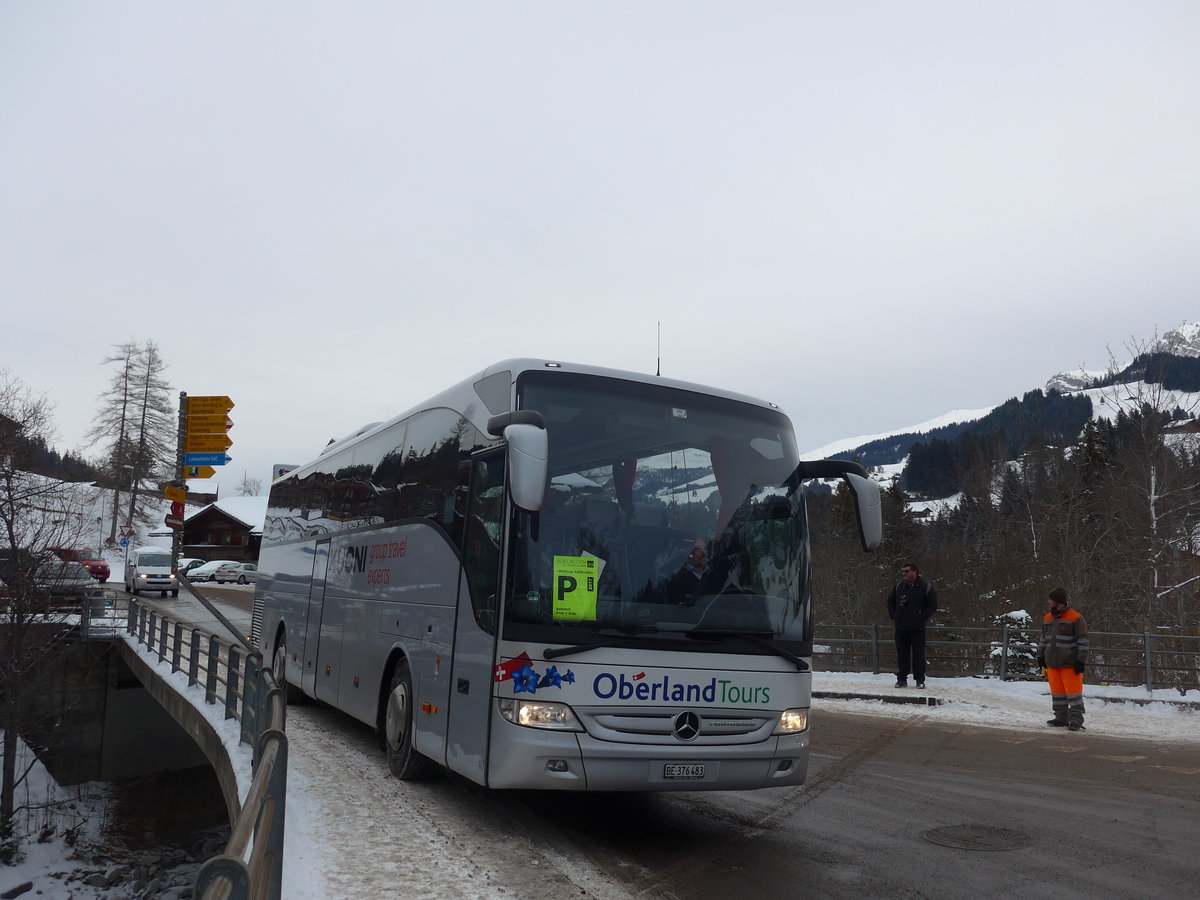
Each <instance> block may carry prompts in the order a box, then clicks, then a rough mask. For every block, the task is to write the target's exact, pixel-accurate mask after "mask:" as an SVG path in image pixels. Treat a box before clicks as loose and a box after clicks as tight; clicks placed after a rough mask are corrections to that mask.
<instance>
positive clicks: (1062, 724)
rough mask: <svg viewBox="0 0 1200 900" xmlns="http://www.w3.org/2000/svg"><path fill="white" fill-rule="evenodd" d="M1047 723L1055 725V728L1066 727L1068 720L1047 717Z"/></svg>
mask: <svg viewBox="0 0 1200 900" xmlns="http://www.w3.org/2000/svg"><path fill="white" fill-rule="evenodd" d="M1046 724H1047V725H1053V726H1054V727H1055V728H1066V727H1067V720H1066V719H1047V720H1046Z"/></svg>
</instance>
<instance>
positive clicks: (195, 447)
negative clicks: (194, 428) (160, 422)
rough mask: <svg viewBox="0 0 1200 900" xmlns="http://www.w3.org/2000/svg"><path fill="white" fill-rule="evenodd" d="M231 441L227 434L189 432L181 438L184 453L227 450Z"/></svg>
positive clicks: (231, 444)
mask: <svg viewBox="0 0 1200 900" xmlns="http://www.w3.org/2000/svg"><path fill="white" fill-rule="evenodd" d="M232 446H233V441H231V440H230V439H229V435H227V434H189V435H188V436H187V437H185V438H184V439H183V452H184V453H211V452H213V451H215V450H228V449H229V448H230V447H232Z"/></svg>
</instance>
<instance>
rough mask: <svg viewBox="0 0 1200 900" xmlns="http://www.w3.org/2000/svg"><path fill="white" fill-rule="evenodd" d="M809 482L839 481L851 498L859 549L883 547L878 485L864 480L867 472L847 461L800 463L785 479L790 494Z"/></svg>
mask: <svg viewBox="0 0 1200 900" xmlns="http://www.w3.org/2000/svg"><path fill="white" fill-rule="evenodd" d="M810 478H841V479H843V480H844V481H845V482H846V484H847V485H848V486H849V488H850V493H851V494H853V495H854V512H855V515H856V517H857V519H858V537H859V540H860V541H861V542H862V548H863V550H865V551H868V552H870V551H871V550H874V549H875V548H877V547H878V546H879V545H880V544H881V543H883V510H882V502H881V496H880V491H879V483H878V482H876V481H872V480H871V479H870V478H868V477H867V470H866V469H864V468H863V467H862V466H861V465H859V464H858V463H856V462H852V461H851V460H848V459H818V460H809V461H804V462H801V463H800V464H799V465H798V466H796V470H795V471H794V472H793V473H792V474H791V476H790V477H789V478H788V485H789V487H791V489H792V490H796V489H798V488H799V487H800V484H801V482H803V481H807V480H808V479H810Z"/></svg>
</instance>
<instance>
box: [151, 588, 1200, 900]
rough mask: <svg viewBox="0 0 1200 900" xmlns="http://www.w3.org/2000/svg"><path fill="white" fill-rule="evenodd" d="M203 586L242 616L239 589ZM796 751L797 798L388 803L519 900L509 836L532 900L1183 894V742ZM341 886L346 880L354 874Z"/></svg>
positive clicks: (380, 768)
mask: <svg viewBox="0 0 1200 900" xmlns="http://www.w3.org/2000/svg"><path fill="white" fill-rule="evenodd" d="M201 589H202V590H203V591H204V593H205V594H206V595H207V596H212V597H216V598H218V599H220V600H223V601H227V602H230V603H232V604H233V605H234V607H235V608H234V609H230V610H229V615H230V617H231V618H232V617H234V613H235V612H239V613H241V615H244V616H245V617H246V619H247V620H248V617H249V609H250V604H251V603H252V600H253V593H252V591H250V590H247V589H246V588H235V587H218V586H212V587H208V586H203V587H202V588H201ZM149 600H150V602H151V603H159V602H162V603H164V605H165V606H166V607H167V608H170V607H172V606H178V605H180V604H181V603H182V602H183V598H181V600H179V601H175V600H170V599H168V600H167V601H158V600H157V598H149ZM187 602H188V603H194V602H195V601H193V600H190V599H189V600H188V601H187ZM243 610H244V612H243ZM297 713H300V709H297ZM302 715H303V719H304V720H305V721H308V720H309V719H313V721H311V723H310V724H309V725H308V728H310V729H315V730H316V733H325V734H328V735H329V737H328V738H326V739H325V740H322V741H321V743H322V744H324V743H325V742H326V741H333V742H336V743H337V744H339V745H341V744H343V742H345V744H346V748H345V749H350V748H351V746H352V747H353V748H355V752H356V753H358V754H360V755H361V766H362V767H363V770H364V771H370V772H372V775H371V776H370V780H371V781H374V782H375V784H376V785H378V782H377V781H375V779H376V778H388V777H389V776H388V775H387V773H386V762H385V761H384V759H383V755H382V753H380V752H379V751H378V750H377V748H376V747H375V744H374V738H373V735H372V734H371V732H370V730H369V729H366V728H365V727H364V726H361V725H360V724H359V723H357V722H354V721H353V720H350V719H349V718H348V717H345V716H342V715H341V714H339V713H336V712H335V711H333V710H330V709H328V708H325V707H313V706H311V705H310V706H309V707H307V708H304V712H303V714H302ZM297 725H298V726H299V725H300V722H299V721H297ZM343 732H344V733H343ZM335 735H336V736H335ZM295 738H296V739H297V740H299V739H301V735H300V734H297V735H296V736H295ZM812 747H813V755H812V759H811V762H810V767H809V777H808V781H807V782H806V783H805V784H804V785H802V786H800V787H796V788H775V789H771V790H763V791H751V792H740V793H712V794H709V793H683V794H592V795H577V794H551V793H542V792H488V791H485V790H482V789H480V788H477V787H476V786H474V785H471V784H469V783H467V782H465V781H462V780H460V779H456V778H452V777H449V776H447V777H445V778H443V779H439V780H438V781H437V782H435V783H433V784H430V785H413V786H412V788H413V791H414V792H415V793H411V794H410V793H408V791H407V789H405V796H411V797H412V801H413V802H417V803H421V802H427V803H430V804H432V805H431V807H430V811H429V813H428V815H429V816H430V819H429V821H430V826H431V827H433V828H439V829H440V828H445V826H446V825H447V824H448V823H449V822H456V821H458V822H468V823H471V825H470V826H469V827H470V829H471V832H472V835H473V837H472V841H473V843H474V845H473V847H472V858H473V859H474V860H475V861H476V862H477V863H479V864H480V865H485V866H488V867H489V868H490V869H491V871H492V874H493V877H495V878H496V881H500V882H503V881H504V880H507V879H505V878H504V876H505V875H511V877H512V878H513V879H514V880H513V881H512V882H511V883H509V884H508V885H506V888H507V890H506V893H505V894H498V895H497V896H523V894H522V890H521V882H520V879H521V878H522V877H525V876H524V875H522V874H520V873H522V872H527V871H528V870H527V869H526V868H522V867H520V866H517V867H515V868H514V866H513V865H512V860H511V859H510V858H509V857H510V856H511V854H512V851H513V849H514V846H513V841H514V839H515V838H516V836H518V835H519V838H520V844H521V846H523V847H527V848H538V847H541V848H545V849H546V851H547V856H546V859H545V868H543V869H542V870H541V872H540V877H542V878H546V879H547V883H546V888H547V889H548V890H549V891H550V893H547V894H543V893H537V896H543V895H544V896H551V895H554V896H568V895H571V896H578V897H583V898H586V897H603V898H613V897H662V898H673V900H710V898H711V900H717V898H720V900H728V898H734V897H743V896H749V897H754V896H757V897H767V898H774V897H801V896H809V895H814V894H816V895H820V896H824V897H835V898H836V897H845V898H855V900H858V898H863V897H888V898H892V897H919V898H961V897H965V896H982V897H1014V898H1017V897H1019V898H1022V900H1028V898H1041V897H1046V898H1087V900H1097V898H1109V897H1147V896H1166V897H1183V896H1195V895H1196V880H1197V864H1196V861H1195V856H1194V854H1195V853H1196V848H1197V847H1198V846H1200V745H1196V744H1188V743H1158V742H1148V741H1137V740H1128V739H1117V738H1112V737H1106V736H1104V735H1102V734H1099V733H1096V732H1091V731H1089V732H1086V733H1084V734H1072V735H1066V734H1062V733H1061V732H1058V731H1056V730H1050V729H1045V730H1043V731H1028V730H1020V728H1012V729H1010V728H1006V727H1004V723H1002V722H997V723H996V727H977V726H954V725H949V724H947V723H943V722H933V721H930V720H928V719H924V718H912V719H907V720H897V719H894V718H883V717H874V716H867V715H860V714H851V713H841V712H838V711H831V710H829V709H823V710H820V711H819V712H818V714H816V715H815V716H814V724H813V741H812ZM294 749H295V752H296V753H301V752H303V751H302V749H301V748H300V747H299V746H297V747H296V748H294ZM376 789H377V788H376ZM426 794H429V796H428V797H426V796H425V795H426ZM369 797H370V794H369V793H368V799H365V800H364V801H363V802H364V803H365V804H367V805H369V804H370V803H372V802H373V801H372V800H371V799H369ZM388 805H389V806H390V805H391V804H390V803H389V804H388ZM439 809H440V810H441V812H438V810H439ZM364 812H365V810H364ZM411 812H412V811H411V810H410V815H411ZM439 823H440V824H439ZM452 830H453V829H452ZM489 831H495V834H491V835H489V834H488V832H489ZM460 833H461V832H460ZM489 838H492V840H489ZM530 852H533V851H532V850H531V851H530ZM489 853H491V854H494V855H493V856H492V858H491V859H490V860H489V859H488V854H489ZM552 871H553V873H554V876H553V878H552V879H551V878H549V876H550V874H551V872H552ZM580 873H588V874H587V875H586V877H583V876H581V874H580ZM344 874H345V875H347V876H349V877H350V878H351V881H352V880H353V866H351V869H350V871H348V872H347V873H344ZM496 881H493V882H492V883H493V884H494V885H495V884H496ZM568 884H571V885H573V887H571V888H569V889H567V885H568ZM498 886H499V885H497V887H498ZM564 891H565V892H564ZM527 893H528V892H527ZM530 896H533V895H532V894H531V895H530Z"/></svg>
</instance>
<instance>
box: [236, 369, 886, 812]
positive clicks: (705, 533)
mask: <svg viewBox="0 0 1200 900" xmlns="http://www.w3.org/2000/svg"><path fill="white" fill-rule="evenodd" d="M865 475H866V473H865V472H864V471H863V470H862V468H861V467H860V466H858V465H857V464H855V463H851V462H845V461H840V460H821V461H816V462H802V461H801V460H800V459H799V457H798V454H797V450H796V444H795V439H794V436H793V433H792V426H791V423H790V422H789V421H788V419H787V417H786V416H784V415H783V413H781V412H780V411H779V410H778V409H777V408H776V407H775V406H773V405H772V404H769V403H765V402H762V401H759V400H754V399H752V398H749V397H744V396H739V395H736V394H731V393H728V392H724V391H719V390H714V389H711V388H704V387H700V386H698V385H692V384H686V383H683V382H676V381H671V380H669V379H665V378H660V377H657V376H644V375H637V374H632V373H628V372H618V371H612V370H608V369H600V368H594V367H588V366H581V365H572V364H568V363H557V362H546V361H542V360H529V359H519V360H507V361H505V362H501V363H498V364H496V365H494V366H491V367H489V368H488V369H485V370H484V371H483V372H480V373H479V374H478V375H476V376H475V377H473V378H470V379H468V380H466V381H464V382H462V383H461V384H459V385H457V386H455V387H453V388H451V389H450V390H448V391H445V392H444V393H442V394H440V395H438V396H436V397H434V398H432V399H430V400H429V401H428V402H426V403H424V404H422V405H420V406H418V407H416V408H415V409H413V410H411V411H409V412H407V413H405V414H404V415H401V416H399V417H397V418H395V419H393V420H392V421H390V422H386V423H377V424H374V425H370V426H367V427H365V428H363V429H361V430H360V431H359V432H357V433H355V434H353V435H350V436H348V437H347V438H344V439H343V440H341V441H338V442H335V443H333V444H331V445H330V446H329V447H327V448H326V449H325V451H324V452H323V453H322V454H321V455H320V456H319V457H317V459H315V460H313V461H312V462H309V463H308V464H306V465H304V466H301V467H300V468H298V469H296V470H294V471H293V472H291V473H290V474H288V475H286V476H285V477H283V478H281V479H280V480H278V481H277V482H275V484H274V485H272V488H271V495H270V503H269V506H268V512H267V519H266V526H265V530H264V534H263V543H262V552H261V556H260V561H259V576H258V586H257V590H256V591H255V601H254V626H253V628H254V631H253V634H254V639H255V640H256V641H257V642H258V644H259V646H260V647H261V648H262V650H263V652H264V655H265V656H266V658H268V659H270V660H272V665H273V667H274V669H275V672H276V675H277V676H278V678H279V680H280V682H281V683H282V684H286V685H287V686H288V691H289V693H291V694H292V695H293V696H296V695H298V694H299V692H303V694H306V695H308V696H310V697H314V698H316V699H317V700H320V701H322V702H325V703H329V704H331V705H333V706H336V707H337V708H339V709H341V710H344V711H345V712H347V713H349V714H350V715H352V716H354V717H355V718H358V719H361V720H362V721H363V722H366V723H368V724H370V725H373V726H374V727H375V728H376V729H377V730H378V733H379V735H380V741H381V744H382V745H383V747H384V748H385V750H386V752H387V757H388V762H389V766H390V768H391V770H392V772H393V773H394V774H395V775H396V776H398V777H400V778H418V777H421V776H424V775H427V774H429V773H430V772H431V771H432V770H433V769H435V768H436V766H438V765H440V766H444V767H446V768H448V769H451V770H453V771H455V772H458V773H460V774H462V775H464V776H466V777H467V778H470V779H471V780H473V781H475V782H478V783H479V784H482V785H486V786H488V787H492V788H543V789H558V790H622V791H628V790H725V789H751V788H761V787H769V786H773V785H791V784H799V783H801V782H803V781H804V778H805V775H806V772H807V768H808V737H809V731H808V712H809V700H810V692H811V673H810V669H809V663H810V659H811V655H812V608H811V602H810V578H809V549H808V548H809V542H808V530H807V529H808V526H807V519H806V514H805V507H804V500H803V495H802V490H801V487H802V483H803V481H804V480H806V479H809V478H832V477H841V478H844V479H845V480H846V482H847V483H848V484H849V485H850V488H851V490H852V492H853V494H854V497H855V500H856V509H857V511H858V520H859V526H860V532H861V537H862V544H863V548H864V550H870V549H874V548H875V547H876V546H878V544H879V542H880V539H881V536H882V525H881V519H880V504H879V488H878V486H877V485H876V484H875V483H874V482H872V481H870V480H869V479H868V478H866V477H865ZM697 551H703V552H697ZM705 553H707V559H706V558H705ZM689 564H690V566H689Z"/></svg>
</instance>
